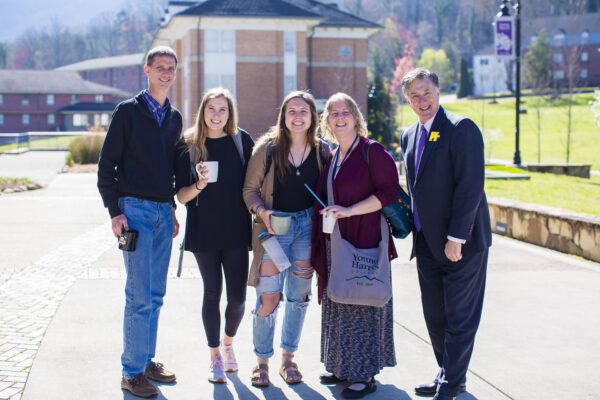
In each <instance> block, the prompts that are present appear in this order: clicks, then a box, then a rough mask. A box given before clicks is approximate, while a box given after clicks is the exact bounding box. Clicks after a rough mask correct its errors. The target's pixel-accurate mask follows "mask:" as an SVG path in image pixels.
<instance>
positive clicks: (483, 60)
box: [479, 58, 490, 65]
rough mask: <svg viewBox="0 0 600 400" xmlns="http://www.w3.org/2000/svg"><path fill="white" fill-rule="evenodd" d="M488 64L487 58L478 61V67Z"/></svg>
mask: <svg viewBox="0 0 600 400" xmlns="http://www.w3.org/2000/svg"><path fill="white" fill-rule="evenodd" d="M489 63H490V60H488V59H487V58H480V59H479V65H488V64H489Z"/></svg>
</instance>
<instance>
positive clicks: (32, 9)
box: [0, 0, 126, 42]
mask: <svg viewBox="0 0 600 400" xmlns="http://www.w3.org/2000/svg"><path fill="white" fill-rule="evenodd" d="M124 3H126V1H125V0H56V1H51V0H17V1H14V0H0V10H1V11H0V12H1V13H2V23H0V41H2V42H12V41H13V40H14V39H16V38H17V37H18V36H19V35H20V34H22V33H24V32H26V30H27V29H38V28H40V27H43V26H47V25H49V23H50V21H51V20H52V18H56V19H58V21H59V22H61V23H62V24H63V25H65V26H68V27H70V28H72V29H77V28H83V27H84V25H85V24H86V23H88V22H89V21H90V20H92V19H93V18H94V17H97V16H98V15H99V14H102V13H103V12H106V11H108V12H115V11H118V10H120V9H121V8H122V6H123V4H124Z"/></svg>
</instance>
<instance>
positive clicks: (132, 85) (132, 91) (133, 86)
mask: <svg viewBox="0 0 600 400" xmlns="http://www.w3.org/2000/svg"><path fill="white" fill-rule="evenodd" d="M131 93H136V91H135V82H133V83H132V84H131Z"/></svg>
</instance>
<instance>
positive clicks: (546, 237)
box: [488, 197, 600, 262]
mask: <svg viewBox="0 0 600 400" xmlns="http://www.w3.org/2000/svg"><path fill="white" fill-rule="evenodd" d="M488 203H489V208H490V218H491V220H492V230H493V231H494V233H498V234H501V235H504V236H509V237H512V238H515V239H518V240H523V241H525V242H529V243H533V244H536V245H538V246H543V247H547V248H550V249H554V250H558V251H561V252H564V253H569V254H574V255H577V256H581V257H584V258H587V259H590V260H593V261H596V262H600V217H597V216H594V215H589V214H582V213H577V212H574V211H567V210H562V209H557V208H553V207H547V206H541V205H538V204H531V203H522V202H519V201H516V200H509V199H504V198H500V197H489V198H488Z"/></svg>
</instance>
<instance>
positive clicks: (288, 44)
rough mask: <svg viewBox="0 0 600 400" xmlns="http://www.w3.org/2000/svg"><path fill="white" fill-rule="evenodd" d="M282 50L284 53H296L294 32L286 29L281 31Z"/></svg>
mask: <svg viewBox="0 0 600 400" xmlns="http://www.w3.org/2000/svg"><path fill="white" fill-rule="evenodd" d="M283 44H284V51H285V52H286V53H296V32H293V31H286V32H284V33H283Z"/></svg>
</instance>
